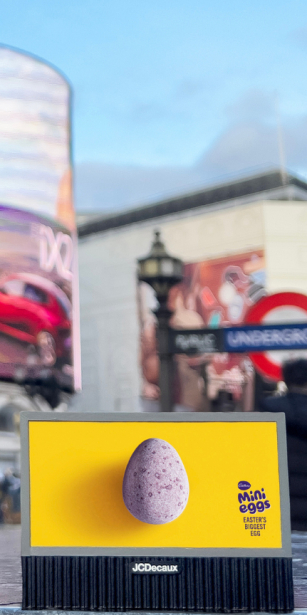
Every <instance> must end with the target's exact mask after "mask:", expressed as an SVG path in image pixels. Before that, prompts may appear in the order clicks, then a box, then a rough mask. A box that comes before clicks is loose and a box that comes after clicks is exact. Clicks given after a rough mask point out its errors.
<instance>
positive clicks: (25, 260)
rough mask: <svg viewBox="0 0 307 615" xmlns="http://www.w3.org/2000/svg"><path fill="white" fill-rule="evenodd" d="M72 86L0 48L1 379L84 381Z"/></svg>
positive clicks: (70, 385)
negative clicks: (46, 377)
mask: <svg viewBox="0 0 307 615" xmlns="http://www.w3.org/2000/svg"><path fill="white" fill-rule="evenodd" d="M70 95H71V94H70V87H69V84H68V83H67V81H66V80H65V79H64V77H63V76H62V75H61V74H59V72H58V71H57V70H55V69H54V68H53V67H51V66H49V65H47V64H46V63H44V62H43V61H41V60H38V59H36V58H33V57H31V56H28V55H26V54H24V53H20V52H18V51H15V50H13V49H9V48H5V47H0V378H5V379H13V380H17V381H18V382H22V381H24V380H26V379H27V378H34V379H35V378H37V377H38V378H39V377H43V376H44V375H45V376H46V374H47V375H51V376H52V377H54V378H56V381H57V383H58V384H59V386H60V387H63V388H65V389H69V390H74V389H78V388H80V384H81V381H80V348H79V314H78V285H77V275H76V272H77V261H76V259H77V254H76V247H77V241H76V226H75V215H74V209H73V197H72V163H71V148H70Z"/></svg>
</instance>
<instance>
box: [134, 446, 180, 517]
mask: <svg viewBox="0 0 307 615" xmlns="http://www.w3.org/2000/svg"><path fill="white" fill-rule="evenodd" d="M123 498H124V502H125V505H126V507H127V508H128V510H129V512H130V513H131V514H132V515H133V516H134V517H136V518H137V519H139V521H143V522H144V523H153V524H156V525H158V524H162V523H169V522H170V521H174V519H177V517H179V515H181V513H182V512H183V511H184V509H185V507H186V505H187V501H188V498H189V481H188V476H187V473H186V471H185V468H184V465H183V463H182V461H181V459H180V457H179V455H178V453H177V451H176V450H175V449H174V447H173V446H172V445H171V444H169V443H168V442H166V441H165V440H160V439H159V438H150V439H149V440H144V442H141V444H140V445H139V446H138V447H137V448H136V449H135V451H134V453H133V454H132V456H131V457H130V460H129V462H128V465H127V468H126V471H125V475H124V480H123Z"/></svg>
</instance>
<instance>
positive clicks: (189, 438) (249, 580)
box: [21, 412, 293, 613]
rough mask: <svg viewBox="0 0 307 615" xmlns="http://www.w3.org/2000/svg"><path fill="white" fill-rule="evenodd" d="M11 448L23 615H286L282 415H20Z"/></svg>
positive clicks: (288, 566) (288, 574) (288, 582)
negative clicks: (17, 480) (18, 452)
mask: <svg viewBox="0 0 307 615" xmlns="http://www.w3.org/2000/svg"><path fill="white" fill-rule="evenodd" d="M55 442H56V443H57V446H56V450H55V446H54V443H55ZM21 444H22V467H23V472H22V491H21V492H22V547H21V557H22V577H23V597H22V608H23V609H40V610H43V609H46V608H47V609H63V610H72V609H75V610H79V611H89V610H92V611H107V612H115V611H117V612H128V611H135V610H136V611H141V612H147V613H148V612H154V611H156V612H177V613H183V612H188V613H192V612H198V613H200V612H204V613H220V612H224V613H231V612H238V613H239V612H245V613H246V612H259V611H261V610H263V611H264V612H270V611H271V612H274V613H276V612H290V610H291V608H292V607H293V604H292V602H293V587H292V560H291V534H290V511H289V487H288V477H287V460H286V438H285V419H284V416H283V415H282V414H281V413H276V412H274V413H272V414H271V413H269V414H268V413H257V414H252V413H245V414H243V413H233V414H231V415H229V414H224V413H217V414H213V413H203V412H202V413H184V412H183V413H177V414H176V413H174V412H170V413H163V415H162V414H158V413H148V414H142V413H135V412H134V413H130V414H129V413H120V412H118V413H103V412H101V413H89V412H83V413H71V412H69V413H68V414H63V413H51V412H40V413H37V412H23V413H22V416H21ZM63 467H65V472H63ZM80 494H85V497H82V495H81V497H80ZM272 587H273V588H274V591H271V588H272ZM242 588H244V591H242ZM272 596H273V597H272Z"/></svg>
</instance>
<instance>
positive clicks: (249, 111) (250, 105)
mask: <svg viewBox="0 0 307 615" xmlns="http://www.w3.org/2000/svg"><path fill="white" fill-rule="evenodd" d="M226 115H227V117H228V118H229V120H230V121H241V122H242V121H246V120H258V121H259V120H260V121H262V122H265V121H272V119H274V117H275V116H276V94H275V93H273V92H271V93H270V92H263V91H262V90H259V89H253V90H249V91H248V92H246V93H245V94H244V95H243V96H241V97H240V98H239V100H237V101H236V102H235V103H234V104H232V105H228V107H226Z"/></svg>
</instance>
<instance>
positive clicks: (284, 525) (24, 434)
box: [20, 412, 292, 558]
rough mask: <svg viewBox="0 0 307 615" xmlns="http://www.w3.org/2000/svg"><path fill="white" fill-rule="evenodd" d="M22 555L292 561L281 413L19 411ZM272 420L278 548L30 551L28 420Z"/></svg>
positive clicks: (60, 548) (101, 548)
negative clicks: (278, 511)
mask: <svg viewBox="0 0 307 615" xmlns="http://www.w3.org/2000/svg"><path fill="white" fill-rule="evenodd" d="M20 417H21V420H20V429H21V467H22V476H21V515H22V518H21V530H22V531H21V555H22V556H107V557H108V556H121V557H124V556H128V557H129V556H130V557H131V556H136V557H139V556H146V557H148V556H152V557H157V556H160V557H162V556H163V557H165V556H170V557H276V558H281V557H291V555H292V552H291V525H290V502H289V483H288V466H287V447H286V429H285V416H284V414H283V413H271V412H266V413H260V412H253V413H244V412H232V413H224V412H216V413H214V414H211V413H205V412H198V413H192V412H191V413H186V412H182V413H145V414H142V413H127V414H124V413H118V414H117V413H99V414H98V413H93V412H91V413H84V414H81V413H76V412H69V413H65V414H64V413H63V414H62V413H53V412H44V413H42V412H21V415H20ZM30 421H51V422H54V421H59V422H96V423H97V422H108V423H116V422H136V423H139V422H145V423H151V422H156V423H162V422H178V423H179V422H180V423H181V422H187V423H191V422H222V423H227V422H228V423H232V422H254V423H255V422H266V423H267V422H270V423H271V422H273V423H275V424H276V427H277V445H278V467H279V487H280V512H281V540H282V546H281V547H280V548H267V549H266V548H257V547H254V548H225V549H223V548H208V549H207V548H199V549H198V548H180V547H178V548H177V547H176V548H167V547H159V548H157V547H155V548H153V547H31V536H30V467H29V422H30Z"/></svg>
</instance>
